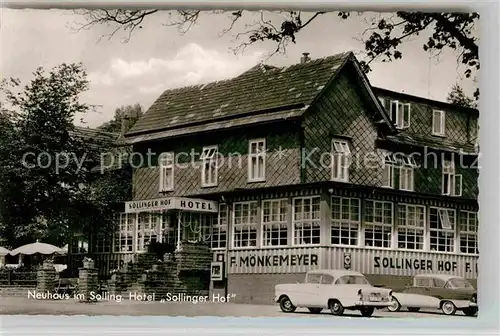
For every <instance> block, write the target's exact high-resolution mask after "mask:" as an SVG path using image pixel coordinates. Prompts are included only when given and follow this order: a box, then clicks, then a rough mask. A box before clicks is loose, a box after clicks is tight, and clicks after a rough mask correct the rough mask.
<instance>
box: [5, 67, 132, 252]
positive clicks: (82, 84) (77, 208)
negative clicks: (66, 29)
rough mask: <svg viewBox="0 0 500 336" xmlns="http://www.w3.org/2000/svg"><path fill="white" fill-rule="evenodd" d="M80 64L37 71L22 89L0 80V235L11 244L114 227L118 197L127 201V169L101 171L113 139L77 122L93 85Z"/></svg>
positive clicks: (61, 239) (59, 239) (62, 239)
mask: <svg viewBox="0 0 500 336" xmlns="http://www.w3.org/2000/svg"><path fill="white" fill-rule="evenodd" d="M88 84H89V83H88V81H87V74H86V72H85V69H84V68H83V66H82V65H81V64H61V65H59V66H57V67H55V68H53V69H52V70H51V71H49V72H47V71H45V70H44V69H43V68H38V69H36V70H35V72H34V73H33V79H32V80H31V81H30V82H29V83H27V84H26V85H25V86H22V85H21V82H20V81H19V80H16V79H10V80H5V81H3V85H2V92H3V93H4V96H5V98H4V102H5V103H6V104H3V105H2V106H9V108H10V110H7V109H6V108H5V107H4V108H3V109H2V113H1V117H0V128H1V130H0V235H1V237H3V238H4V239H5V240H6V241H7V246H9V247H17V246H19V245H22V244H25V243H29V242H33V241H35V240H36V239H40V240H41V241H44V242H48V243H52V244H55V245H58V246H62V245H64V244H66V243H67V241H68V238H69V237H70V236H71V235H72V234H73V233H75V232H85V233H88V232H91V231H97V230H107V229H109V228H112V227H113V226H114V220H113V212H112V211H111V210H112V208H113V206H114V203H115V202H120V201H123V200H125V199H126V198H128V192H129V190H128V189H129V188H130V187H129V184H124V183H122V182H123V179H124V178H128V176H121V175H126V174H128V172H127V171H106V172H104V173H102V174H101V173H99V172H100V170H99V169H97V170H96V167H98V166H99V164H100V160H101V154H102V153H105V152H107V151H110V150H111V148H112V146H113V142H114V140H115V139H114V138H113V137H108V138H106V137H102V136H99V137H98V136H95V137H93V136H89V135H88V134H87V135H85V132H83V133H82V131H81V129H79V128H77V127H75V125H74V118H75V116H76V115H77V114H81V113H87V112H88V111H89V109H90V106H88V105H86V104H84V103H82V102H81V101H80V99H79V98H80V95H81V94H82V93H83V92H84V91H86V90H87V89H88Z"/></svg>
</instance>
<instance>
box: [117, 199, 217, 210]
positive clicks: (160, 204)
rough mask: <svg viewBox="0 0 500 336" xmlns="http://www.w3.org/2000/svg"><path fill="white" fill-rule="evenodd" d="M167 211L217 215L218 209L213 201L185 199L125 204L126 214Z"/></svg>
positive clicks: (152, 200) (153, 200)
mask: <svg viewBox="0 0 500 336" xmlns="http://www.w3.org/2000/svg"><path fill="white" fill-rule="evenodd" d="M168 210H181V211H193V212H209V213H217V212H218V211H219V207H218V204H217V202H214V201H209V200H204V199H198V198H185V197H165V198H156V199H150V200H141V201H130V202H126V203H125V212H126V213H137V212H148V211H168Z"/></svg>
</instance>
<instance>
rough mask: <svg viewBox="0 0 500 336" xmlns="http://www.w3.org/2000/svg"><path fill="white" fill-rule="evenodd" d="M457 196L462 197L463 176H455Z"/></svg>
mask: <svg viewBox="0 0 500 336" xmlns="http://www.w3.org/2000/svg"><path fill="white" fill-rule="evenodd" d="M455 196H462V175H455Z"/></svg>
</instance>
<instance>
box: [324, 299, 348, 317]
mask: <svg viewBox="0 0 500 336" xmlns="http://www.w3.org/2000/svg"><path fill="white" fill-rule="evenodd" d="M328 308H330V311H331V312H332V314H333V315H336V316H340V315H342V314H344V306H342V303H340V301H339V300H330V302H328Z"/></svg>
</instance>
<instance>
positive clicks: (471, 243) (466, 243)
mask: <svg viewBox="0 0 500 336" xmlns="http://www.w3.org/2000/svg"><path fill="white" fill-rule="evenodd" d="M478 228H479V225H478V219H477V212H472V211H460V226H459V237H460V252H461V253H467V254H479V250H478V244H477V240H478V239H477V237H478Z"/></svg>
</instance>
